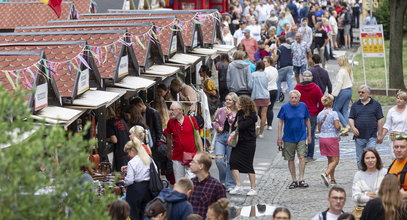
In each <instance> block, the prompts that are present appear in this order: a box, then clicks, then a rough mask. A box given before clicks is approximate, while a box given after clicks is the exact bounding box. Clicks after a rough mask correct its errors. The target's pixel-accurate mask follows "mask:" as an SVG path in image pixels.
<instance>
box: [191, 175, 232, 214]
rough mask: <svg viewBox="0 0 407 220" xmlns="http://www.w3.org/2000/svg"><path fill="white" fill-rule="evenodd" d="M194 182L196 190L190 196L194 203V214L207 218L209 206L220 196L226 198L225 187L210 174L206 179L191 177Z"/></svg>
mask: <svg viewBox="0 0 407 220" xmlns="http://www.w3.org/2000/svg"><path fill="white" fill-rule="evenodd" d="M191 180H192V182H193V183H194V190H193V191H192V193H191V195H190V196H189V198H188V201H189V202H190V203H191V204H192V208H193V211H194V214H198V215H200V216H202V218H203V219H206V212H207V211H208V207H209V206H210V205H211V204H212V203H214V202H216V201H218V200H219V199H220V198H226V192H225V187H224V186H223V185H222V184H221V183H220V182H219V180H217V179H215V178H213V177H212V176H211V175H208V177H206V178H205V179H204V180H202V181H198V177H194V178H192V179H191Z"/></svg>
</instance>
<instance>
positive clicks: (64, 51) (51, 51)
mask: <svg viewBox="0 0 407 220" xmlns="http://www.w3.org/2000/svg"><path fill="white" fill-rule="evenodd" d="M85 47H86V42H84V41H73V42H47V43H8V44H0V51H5V52H6V51H38V50H41V51H44V53H45V55H46V56H47V61H51V62H53V63H58V65H59V66H58V67H57V68H54V70H53V71H55V72H54V73H52V71H49V72H50V75H51V76H52V77H53V79H55V82H56V86H57V88H58V92H59V95H60V96H62V97H72V96H73V89H74V84H75V81H76V77H77V76H76V75H77V73H76V71H74V72H75V74H71V73H70V72H71V70H73V69H74V68H73V67H69V66H70V64H69V61H72V60H73V59H75V58H76V57H77V56H78V55H80V56H82V55H81V54H82V52H83V51H84V49H85ZM48 68H50V67H48Z"/></svg>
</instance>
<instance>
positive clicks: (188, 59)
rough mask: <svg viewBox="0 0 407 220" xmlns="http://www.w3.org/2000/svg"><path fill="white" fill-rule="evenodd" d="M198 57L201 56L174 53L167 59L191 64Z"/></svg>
mask: <svg viewBox="0 0 407 220" xmlns="http://www.w3.org/2000/svg"><path fill="white" fill-rule="evenodd" d="M199 59H201V57H199V56H194V55H190V54H184V53H176V54H174V56H172V57H171V58H170V59H169V61H170V62H173V63H179V64H188V65H192V64H194V63H196V62H197V61H198V60H199Z"/></svg>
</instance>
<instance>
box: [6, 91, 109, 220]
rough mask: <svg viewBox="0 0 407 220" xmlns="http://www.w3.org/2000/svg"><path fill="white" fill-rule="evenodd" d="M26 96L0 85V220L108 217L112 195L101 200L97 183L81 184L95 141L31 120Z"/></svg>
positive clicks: (106, 195) (105, 195)
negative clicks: (42, 190)
mask: <svg viewBox="0 0 407 220" xmlns="http://www.w3.org/2000/svg"><path fill="white" fill-rule="evenodd" d="M24 97H25V95H24V93H23V92H21V91H16V93H15V94H9V93H8V92H6V91H5V90H4V89H3V87H2V86H0V134H2V135H1V138H0V195H1V196H0V220H1V219H108V215H107V212H106V206H107V204H108V203H109V201H112V200H113V198H114V197H113V195H112V194H110V193H108V192H107V193H105V194H104V195H103V196H98V195H97V192H96V190H95V186H94V185H93V184H90V183H88V184H86V183H85V184H79V183H78V181H79V180H80V179H81V177H82V172H81V171H80V167H81V166H83V165H90V164H89V162H88V160H87V158H88V152H89V146H92V145H93V144H94V141H86V140H84V139H83V137H82V135H83V134H79V133H76V134H72V133H67V132H66V131H64V130H63V128H62V127H60V126H57V125H55V126H45V125H44V124H42V123H37V122H33V121H32V120H31V119H30V110H29V108H28V107H27V105H26V103H25V100H24ZM33 131H35V132H33ZM27 133H31V135H30V136H29V137H28V138H26V139H24V136H26V134H27ZM10 144H11V145H10ZM8 145H10V146H8ZM7 146H8V147H7ZM40 168H41V169H43V171H40ZM41 189H51V192H48V193H40V192H41Z"/></svg>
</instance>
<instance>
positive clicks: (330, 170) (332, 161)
mask: <svg viewBox="0 0 407 220" xmlns="http://www.w3.org/2000/svg"><path fill="white" fill-rule="evenodd" d="M327 158H328V167H327V168H326V171H325V174H326V175H327V176H328V175H329V176H331V180H335V168H336V166H337V165H338V164H339V157H327Z"/></svg>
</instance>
